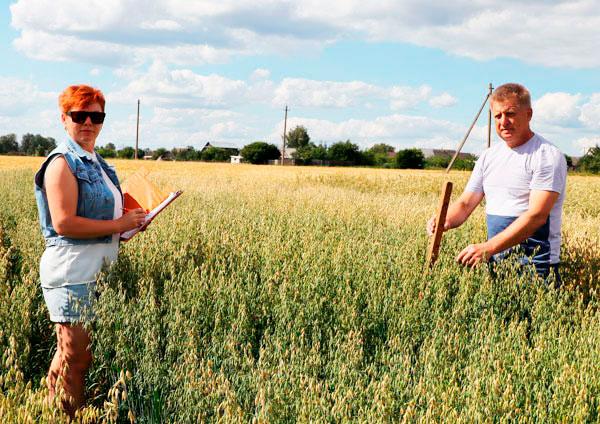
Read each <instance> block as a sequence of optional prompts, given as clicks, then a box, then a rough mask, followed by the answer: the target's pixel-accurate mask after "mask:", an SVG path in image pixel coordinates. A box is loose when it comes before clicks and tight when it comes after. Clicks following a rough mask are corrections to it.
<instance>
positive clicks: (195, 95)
mask: <svg viewBox="0 0 600 424" xmlns="http://www.w3.org/2000/svg"><path fill="white" fill-rule="evenodd" d="M247 90H248V87H247V84H246V83H245V82H244V81H241V80H232V79H229V78H225V77H223V76H220V75H216V74H210V75H201V74H197V73H195V72H193V71H191V70H189V69H176V70H170V69H168V68H167V66H166V65H164V64H163V63H162V62H155V63H154V64H153V65H152V66H151V67H150V69H149V70H148V72H147V73H145V74H141V75H136V76H135V78H134V79H133V80H132V81H131V82H129V84H128V85H127V87H125V89H123V90H121V91H119V92H117V93H112V94H111V95H110V98H111V100H113V101H117V102H131V101H132V100H133V99H137V98H140V97H143V98H144V99H145V100H146V101H147V102H149V103H150V104H151V105H157V104H158V105H160V104H172V105H175V104H179V105H194V106H195V107H197V108H202V107H210V106H231V105H234V104H239V103H240V102H242V101H243V100H244V99H245V96H246V92H247Z"/></svg>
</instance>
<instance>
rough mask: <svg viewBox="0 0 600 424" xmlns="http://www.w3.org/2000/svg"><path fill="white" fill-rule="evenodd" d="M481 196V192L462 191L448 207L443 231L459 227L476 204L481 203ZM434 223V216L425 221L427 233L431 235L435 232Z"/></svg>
mask: <svg viewBox="0 0 600 424" xmlns="http://www.w3.org/2000/svg"><path fill="white" fill-rule="evenodd" d="M483 196H484V195H483V193H474V192H471V191H464V192H463V193H462V194H461V195H460V197H459V198H458V199H457V200H456V201H454V202H452V204H450V206H449V207H448V212H447V213H446V222H445V223H444V231H447V230H450V229H452V228H456V227H460V226H461V225H462V224H463V222H465V221H466V220H467V218H468V217H469V216H470V215H471V214H472V213H473V211H474V210H475V208H476V207H477V205H479V204H480V203H481V201H482V200H483ZM436 224H437V223H436V222H435V217H432V218H431V219H430V220H429V221H428V222H427V232H428V234H429V235H432V234H433V233H434V232H435V227H436Z"/></svg>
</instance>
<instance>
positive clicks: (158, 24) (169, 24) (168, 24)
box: [140, 19, 182, 31]
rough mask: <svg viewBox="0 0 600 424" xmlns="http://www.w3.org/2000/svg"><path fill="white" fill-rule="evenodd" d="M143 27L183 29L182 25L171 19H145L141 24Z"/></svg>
mask: <svg viewBox="0 0 600 424" xmlns="http://www.w3.org/2000/svg"><path fill="white" fill-rule="evenodd" d="M140 28H141V29H158V30H165V31H177V30H180V29H182V26H181V25H180V24H179V23H178V22H175V21H173V20H170V19H159V20H157V21H145V22H142V23H141V24H140Z"/></svg>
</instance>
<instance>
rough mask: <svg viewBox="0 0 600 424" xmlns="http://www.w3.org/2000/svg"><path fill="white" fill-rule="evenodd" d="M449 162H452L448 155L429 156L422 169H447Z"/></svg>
mask: <svg viewBox="0 0 600 424" xmlns="http://www.w3.org/2000/svg"><path fill="white" fill-rule="evenodd" d="M450 160H452V157H450V156H448V155H442V156H431V157H428V158H427V159H425V162H424V167H425V168H426V169H440V168H447V167H448V165H449V164H450Z"/></svg>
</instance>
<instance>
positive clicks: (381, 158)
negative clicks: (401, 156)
mask: <svg viewBox="0 0 600 424" xmlns="http://www.w3.org/2000/svg"><path fill="white" fill-rule="evenodd" d="M394 151H395V148H394V147H393V146H390V145H389V144H385V143H379V144H374V145H373V146H371V147H370V148H369V149H367V150H366V151H365V153H364V154H365V156H366V157H367V158H368V162H369V163H371V164H373V165H375V166H385V165H386V164H388V163H390V162H392V161H393V160H394V156H393V155H391V154H393V153H394Z"/></svg>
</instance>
